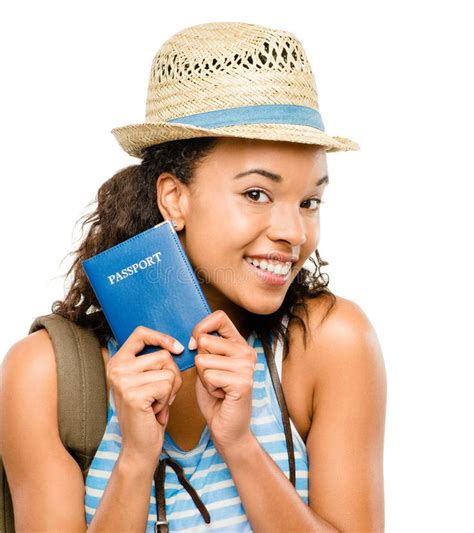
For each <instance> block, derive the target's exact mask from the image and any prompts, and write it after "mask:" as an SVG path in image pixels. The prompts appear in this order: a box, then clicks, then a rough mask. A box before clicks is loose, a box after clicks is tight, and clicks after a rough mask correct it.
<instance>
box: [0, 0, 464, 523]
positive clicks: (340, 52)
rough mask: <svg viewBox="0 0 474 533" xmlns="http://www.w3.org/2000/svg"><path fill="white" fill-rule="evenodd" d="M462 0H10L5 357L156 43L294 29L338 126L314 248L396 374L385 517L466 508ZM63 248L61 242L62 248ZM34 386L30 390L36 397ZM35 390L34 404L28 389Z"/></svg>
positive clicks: (60, 269)
mask: <svg viewBox="0 0 474 533" xmlns="http://www.w3.org/2000/svg"><path fill="white" fill-rule="evenodd" d="M467 6H468V2H464V3H461V2H458V1H451V2H449V3H440V2H407V1H400V0H399V1H397V2H380V1H379V2H375V1H373V2H368V1H364V0H359V1H357V2H353V1H344V2H343V1H339V2H318V1H316V2H315V1H313V2H307V3H304V2H297V1H292V2H259V3H257V2H254V1H252V2H247V1H242V0H241V1H239V2H231V3H221V4H219V3H217V2H212V3H211V2H208V1H207V2H206V1H204V2H202V1H201V2H196V3H191V2H171V3H163V2H146V1H137V0H135V1H134V2H117V1H115V2H105V1H102V2H92V1H84V0H82V1H81V2H76V3H72V2H45V1H43V2H33V1H30V2H21V1H17V2H14V3H13V2H10V3H9V4H8V6H7V5H6V4H3V7H2V8H1V11H2V12H1V13H0V20H1V22H0V25H1V26H0V53H1V65H2V82H1V98H0V105H1V109H0V117H1V128H0V129H1V139H0V141H1V147H2V161H1V165H2V167H1V176H2V181H1V191H2V193H1V210H0V217H1V219H0V228H1V249H2V252H1V256H2V259H1V262H0V268H1V271H0V274H1V275H0V280H1V295H2V304H3V305H2V310H1V338H0V359H1V358H2V357H3V356H4V354H5V353H6V351H7V350H8V348H9V347H10V346H11V345H12V344H13V343H14V342H16V341H17V340H19V339H20V338H22V337H23V336H25V335H26V333H27V331H28V328H29V326H30V323H31V321H32V320H33V318H34V317H36V316H37V315H40V314H46V313H49V312H50V307H51V304H52V302H53V301H54V300H55V299H58V298H62V296H63V294H64V278H63V277H62V276H63V275H64V274H65V273H66V270H67V267H68V266H69V264H70V259H68V258H67V257H66V255H67V254H68V252H70V251H71V250H72V249H73V246H74V247H75V246H76V245H77V243H78V240H77V239H78V238H79V236H80V232H79V226H75V222H76V221H77V220H78V219H79V217H80V216H81V215H83V214H84V213H85V212H86V211H89V210H90V209H91V208H89V209H87V204H88V203H89V202H92V201H93V200H94V197H95V193H96V191H97V189H98V187H99V186H100V185H101V184H102V183H103V182H104V181H105V180H106V179H108V178H109V177H111V176H112V175H113V174H114V173H115V172H117V171H118V170H119V169H121V168H123V167H125V166H128V165H130V164H135V163H137V162H138V160H137V159H134V158H131V157H129V156H128V155H127V154H125V152H123V151H122V150H121V149H120V147H119V145H118V144H117V142H116V140H115V139H114V137H113V135H112V134H111V133H110V130H111V129H112V128H113V127H116V126H122V125H125V124H129V123H136V122H142V121H143V120H144V112H145V97H146V88H147V87H146V85H147V82H148V74H149V68H150V65H151V61H152V58H153V56H154V54H155V51H156V50H157V49H158V48H159V47H160V46H161V44H162V42H164V40H166V39H168V38H169V37H170V36H171V35H172V34H174V33H175V32H177V31H179V30H181V29H184V28H185V27H188V26H191V25H194V24H199V23H204V22H211V21H241V22H250V23H256V24H263V25H268V26H272V27H275V28H282V29H286V30H288V31H291V32H292V33H294V34H295V35H296V36H297V37H298V38H299V39H300V40H301V42H302V43H303V46H304V47H305V50H306V52H307V54H308V56H309V59H310V62H311V65H312V68H313V71H314V73H315V77H316V82H317V86H318V91H319V98H320V110H321V113H322V117H323V121H324V123H325V126H326V131H327V132H328V133H329V134H332V135H340V136H346V137H349V138H352V139H354V140H356V141H357V142H359V143H360V145H361V151H360V152H347V153H334V154H328V164H329V174H330V179H331V183H330V185H329V187H328V189H327V191H326V195H325V200H326V204H324V205H323V206H322V213H321V217H322V218H321V221H322V226H321V242H320V246H319V249H320V253H321V256H322V258H323V259H325V260H327V261H329V265H328V266H327V267H325V271H326V272H327V273H328V274H329V276H330V285H329V286H330V288H332V290H333V291H334V292H335V293H336V294H338V295H340V296H343V297H345V298H349V299H351V300H353V301H355V302H356V303H357V304H359V305H360V306H361V307H362V309H363V310H364V311H365V312H366V314H367V315H368V317H369V319H370V320H371V322H372V323H373V325H374V327H375V329H376V331H377V333H378V336H379V340H380V342H381V345H382V348H383V353H384V359H385V365H386V371H387V378H388V403H387V421H386V433H385V458H384V459H385V501H386V531H388V532H390V533H392V532H393V533H398V532H420V531H423V532H424V531H426V532H430V533H433V532H446V531H467V530H468V529H469V528H472V527H473V526H472V513H471V511H470V510H469V509H472V500H473V496H474V495H473V490H472V478H473V473H474V469H473V459H472V457H473V453H474V442H473V438H472V431H471V426H472V418H473V417H472V411H473V394H472V390H473V387H472V381H473V363H472V360H473V356H474V350H473V343H474V341H473V339H472V336H471V332H472V328H473V324H472V318H473V316H472V315H473V312H472V302H473V292H474V291H473V283H472V277H471V267H472V262H471V259H472V254H471V246H472V243H473V239H472V228H473V227H474V225H473V215H472V211H471V213H470V210H471V207H472V196H471V194H472V191H473V189H472V180H473V178H474V176H473V164H472V156H473V150H472V147H471V146H472V142H473V140H474V136H473V134H472V125H473V123H474V113H473V106H472V95H473V94H474V85H473V81H472V64H473V60H472V53H470V52H469V50H471V51H472V49H473V47H474V43H473V42H472V37H470V36H469V35H472V27H471V26H472V24H471V23H472V17H471V16H468V12H467ZM61 260H63V262H62V263H61ZM25 400H26V399H25ZM25 409H31V405H28V402H26V401H25Z"/></svg>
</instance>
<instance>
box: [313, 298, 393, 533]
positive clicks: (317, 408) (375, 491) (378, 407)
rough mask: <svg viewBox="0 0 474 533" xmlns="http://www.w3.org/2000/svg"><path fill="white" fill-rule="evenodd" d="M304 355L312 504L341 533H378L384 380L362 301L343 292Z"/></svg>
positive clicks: (381, 521) (381, 501) (381, 515)
mask: <svg viewBox="0 0 474 533" xmlns="http://www.w3.org/2000/svg"><path fill="white" fill-rule="evenodd" d="M316 315H317V313H312V318H313V319H314V318H316ZM315 327H316V323H315V322H313V323H312V324H310V328H311V331H312V332H314V331H315ZM306 356H310V357H312V361H313V364H312V365H309V362H310V361H308V368H310V367H312V368H313V370H314V383H315V387H314V395H313V420H312V424H311V428H310V431H309V434H308V437H307V440H306V447H307V451H308V458H309V466H310V470H309V504H310V506H311V508H312V509H313V510H314V511H315V512H316V513H318V515H320V516H323V517H324V518H325V519H326V520H328V521H329V522H330V523H331V524H333V525H334V526H336V527H337V528H338V529H339V530H340V531H342V532H344V533H362V532H364V533H369V532H370V533H381V532H383V531H384V482H383V447H384V428H385V410H386V394H387V392H386V388H387V384H386V374H385V366H384V361H383V356H382V351H381V347H380V345H379V342H378V339H377V335H376V333H375V331H374V328H373V327H372V325H371V323H370V321H369V320H368V318H367V316H366V315H365V313H364V312H363V311H362V309H361V308H360V307H359V306H358V305H357V304H355V303H354V302H352V301H350V300H346V299H344V298H340V297H338V298H337V303H336V305H335V307H334V308H333V310H332V311H331V312H330V314H329V315H328V317H327V319H326V321H324V322H323V323H322V326H321V329H320V330H319V329H318V333H317V335H315V336H314V342H313V343H312V344H311V345H310V346H308V351H307V353H306Z"/></svg>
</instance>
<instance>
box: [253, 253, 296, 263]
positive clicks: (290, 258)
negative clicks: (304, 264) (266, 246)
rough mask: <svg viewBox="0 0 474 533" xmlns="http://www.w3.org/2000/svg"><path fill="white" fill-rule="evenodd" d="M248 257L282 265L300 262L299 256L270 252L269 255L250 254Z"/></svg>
mask: <svg viewBox="0 0 474 533" xmlns="http://www.w3.org/2000/svg"><path fill="white" fill-rule="evenodd" d="M246 257H251V258H254V259H273V260H275V261H280V262H282V263H296V262H297V261H298V256H297V255H290V254H285V253H283V252H270V253H268V254H251V255H250V254H249V255H247V256H246Z"/></svg>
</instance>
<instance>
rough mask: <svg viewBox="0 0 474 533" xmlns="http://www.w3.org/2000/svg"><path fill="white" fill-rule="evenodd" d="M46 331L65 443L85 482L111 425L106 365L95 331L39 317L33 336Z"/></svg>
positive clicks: (53, 317)
mask: <svg viewBox="0 0 474 533" xmlns="http://www.w3.org/2000/svg"><path fill="white" fill-rule="evenodd" d="M42 328H45V329H46V330H47V332H48V334H49V336H50V338H51V342H52V344H53V347H54V354H55V357H56V367H57V383H58V423H59V434H60V436H61V441H62V442H63V444H64V446H65V447H66V449H67V450H68V451H69V453H70V454H71V455H72V456H73V457H74V459H75V460H76V461H77V463H78V464H79V466H80V467H81V471H82V475H83V477H84V480H85V478H86V476H87V472H88V470H89V466H90V463H91V462H92V459H93V457H94V455H95V452H96V450H97V448H98V447H99V444H100V441H101V439H102V437H103V434H104V431H105V427H106V423H107V407H108V406H107V389H106V377H105V366H104V360H103V358H102V351H101V347H100V343H99V340H98V339H97V337H96V335H95V334H94V333H93V331H92V330H89V329H87V328H84V327H82V326H79V325H78V324H76V323H75V322H73V321H72V320H69V319H67V318H64V317H62V316H61V315H58V314H55V313H51V314H49V315H43V316H39V317H37V318H35V320H34V321H33V323H32V324H31V326H30V330H29V332H28V333H29V334H30V333H33V332H35V331H38V330H39V329H42Z"/></svg>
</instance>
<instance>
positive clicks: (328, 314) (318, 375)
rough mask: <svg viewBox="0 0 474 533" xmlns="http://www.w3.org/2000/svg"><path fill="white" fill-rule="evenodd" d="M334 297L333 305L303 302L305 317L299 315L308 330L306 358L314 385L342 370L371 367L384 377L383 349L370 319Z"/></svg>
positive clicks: (310, 300)
mask: <svg viewBox="0 0 474 533" xmlns="http://www.w3.org/2000/svg"><path fill="white" fill-rule="evenodd" d="M334 297H335V300H334V303H333V304H332V305H331V303H332V302H331V301H330V300H329V298H328V297H323V298H308V299H306V307H307V315H306V316H305V314H304V313H303V314H302V316H301V318H302V320H303V321H304V323H305V325H306V328H307V345H306V349H305V355H306V357H305V359H306V363H310V368H311V369H312V370H313V371H314V384H315V386H320V385H321V384H322V381H323V380H324V378H325V377H328V373H329V374H330V373H331V372H338V371H339V370H340V369H341V368H344V370H345V372H350V371H351V370H353V371H355V372H361V371H363V370H367V369H368V367H372V371H373V372H377V373H379V374H380V373H382V374H383V373H384V369H383V367H384V364H383V356H382V349H381V346H380V342H379V339H378V336H377V333H376V331H375V328H374V326H373V324H372V322H371V321H370V319H369V317H368V316H367V314H366V313H365V312H364V310H363V309H362V308H361V307H360V306H359V305H358V304H357V303H355V302H354V301H352V300H349V299H347V298H343V297H341V296H338V295H334ZM381 377H382V376H380V378H381Z"/></svg>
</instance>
